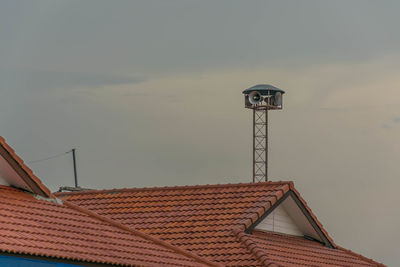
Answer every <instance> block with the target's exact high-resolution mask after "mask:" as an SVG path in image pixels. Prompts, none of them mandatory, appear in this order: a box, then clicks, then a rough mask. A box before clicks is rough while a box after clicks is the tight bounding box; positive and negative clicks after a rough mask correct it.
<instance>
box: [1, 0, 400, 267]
mask: <svg viewBox="0 0 400 267" xmlns="http://www.w3.org/2000/svg"><path fill="white" fill-rule="evenodd" d="M399 10H400V2H398V1H388V0H385V1H367V0H359V1H356V0H343V1H342V0H335V1H321V0H315V1H304V0H303V1H298V0H292V1H286V0H280V1H267V0H266V1H232V0H229V1H228V0H226V1H215V0H213V1H211V0H210V1H205V0H202V1H187V0H181V1H171V0H169V1H165V0H160V1H152V0H146V1H100V0H93V1H89V0H86V1H81V0H79V1H78V0H76V1H75V0H68V1H57V0H48V1H39V0H36V1H19V0H10V1H6V0H0V125H1V128H0V129H1V131H0V135H2V136H4V137H5V138H6V140H7V141H8V143H9V144H10V145H11V146H12V147H13V148H14V149H15V150H16V152H17V153H18V154H19V155H20V156H21V157H22V158H23V159H24V160H25V161H28V162H29V161H35V160H40V159H42V158H46V157H50V156H53V155H58V154H59V153H62V152H65V151H68V150H70V149H71V148H74V147H75V148H77V159H78V163H77V164H78V177H79V183H80V185H81V186H83V187H89V188H99V189H101V188H121V187H143V186H165V185H187V184H215V183H237V182H249V181H251V144H252V139H251V111H249V110H246V109H245V108H244V103H243V95H242V94H241V92H242V90H244V89H246V88H248V87H250V86H253V85H255V84H259V83H269V84H272V85H274V86H277V87H279V88H281V89H283V90H285V91H286V94H285V95H284V110H282V111H272V112H271V113H270V176H271V177H273V179H272V180H293V181H294V182H295V186H296V188H297V189H298V190H299V191H300V193H301V194H302V196H303V197H304V198H305V199H306V200H307V202H308V204H309V205H310V207H311V208H312V210H313V211H314V212H315V213H316V215H317V216H318V218H319V219H320V221H321V222H322V223H323V225H324V226H325V227H326V229H327V231H328V232H329V233H330V235H331V236H332V237H333V238H334V240H335V241H336V243H337V244H339V245H341V246H344V247H346V248H349V249H352V250H354V251H356V252H359V253H362V254H363V255H365V256H367V257H370V258H373V259H375V260H377V261H380V262H383V263H385V264H387V265H390V266H395V265H397V264H398V263H399V262H400V253H399V248H398V241H399V239H400V234H399V233H400V232H399V230H398V227H399V225H400V210H399V207H398V203H399V201H400V196H399V194H398V190H399V187H400V179H399V175H400V164H399V159H400V90H399V88H400V75H399V74H400V73H399V70H400V30H399V28H400V19H399V15H398V12H399ZM28 165H29V166H30V167H31V168H32V169H33V170H34V171H35V173H36V174H37V175H38V176H39V177H40V178H41V179H42V181H43V182H44V183H45V184H46V185H47V186H48V187H50V188H51V189H52V190H57V189H58V188H59V187H60V186H65V185H69V186H72V185H73V169H72V158H71V155H70V154H65V155H63V156H60V157H57V158H53V159H50V160H47V161H42V162H35V163H31V164H28Z"/></svg>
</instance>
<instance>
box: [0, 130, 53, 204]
mask: <svg viewBox="0 0 400 267" xmlns="http://www.w3.org/2000/svg"><path fill="white" fill-rule="evenodd" d="M0 184H3V185H11V186H14V187H17V188H21V189H23V190H26V191H29V192H32V193H34V194H37V195H40V196H42V197H48V198H55V197H54V195H53V194H52V193H51V191H50V190H49V189H48V188H47V187H46V186H45V185H44V184H42V182H41V181H40V179H39V178H38V177H37V176H36V175H35V174H33V172H32V170H31V169H30V168H29V167H28V166H26V164H25V163H24V161H23V160H22V159H21V158H20V157H18V156H17V154H16V153H15V152H14V150H13V149H12V148H11V147H10V146H9V145H8V144H7V143H6V141H5V140H4V138H3V137H1V136H0Z"/></svg>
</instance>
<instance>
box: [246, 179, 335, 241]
mask: <svg viewBox="0 0 400 267" xmlns="http://www.w3.org/2000/svg"><path fill="white" fill-rule="evenodd" d="M292 188H293V186H292ZM296 193H297V191H293V190H292V189H291V190H289V191H288V192H286V193H285V194H284V195H283V196H282V197H281V198H280V199H279V200H278V201H277V202H276V203H275V204H274V205H273V206H272V207H271V208H270V209H268V210H267V211H266V212H265V213H264V214H263V215H262V216H260V217H259V218H258V220H257V221H256V222H254V223H253V224H252V225H251V226H249V227H248V228H247V229H246V232H247V233H251V232H252V231H253V230H264V231H271V232H276V233H283V234H289V235H295V236H305V237H307V238H309V239H314V240H317V241H319V242H321V243H323V244H324V245H326V246H329V247H332V248H333V247H335V246H336V245H335V244H334V243H333V240H332V239H331V238H330V237H329V236H328V235H327V233H326V231H325V230H324V229H323V227H322V224H321V223H320V222H319V221H318V220H317V219H316V217H315V215H314V214H313V213H312V212H311V210H310V209H309V208H308V207H307V205H306V204H305V203H304V202H302V199H300V198H299V196H298V193H297V194H296Z"/></svg>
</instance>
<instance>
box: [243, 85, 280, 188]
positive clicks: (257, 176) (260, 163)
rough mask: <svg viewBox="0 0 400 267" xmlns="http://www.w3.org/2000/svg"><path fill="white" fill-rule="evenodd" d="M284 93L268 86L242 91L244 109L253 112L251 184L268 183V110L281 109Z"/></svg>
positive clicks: (256, 86) (257, 86) (258, 86)
mask: <svg viewBox="0 0 400 267" xmlns="http://www.w3.org/2000/svg"><path fill="white" fill-rule="evenodd" d="M284 93H285V91H283V90H281V89H279V88H276V87H275V86H272V85H269V84H258V85H255V86H253V87H250V88H249V89H246V90H244V91H243V94H244V102H245V107H246V108H248V109H252V110H253V183H255V182H264V181H268V110H270V109H272V110H273V109H278V110H279V109H282V107H283V104H282V103H283V102H282V95H283V94H284Z"/></svg>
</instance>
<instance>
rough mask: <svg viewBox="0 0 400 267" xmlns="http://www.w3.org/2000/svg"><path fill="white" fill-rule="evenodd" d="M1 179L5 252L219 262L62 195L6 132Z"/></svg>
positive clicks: (0, 148) (154, 262) (97, 259)
mask: <svg viewBox="0 0 400 267" xmlns="http://www.w3.org/2000/svg"><path fill="white" fill-rule="evenodd" d="M0 179H3V180H5V181H6V182H7V183H10V184H11V186H9V185H0V236H1V237H0V241H1V242H0V252H5V253H10V254H22V255H31V256H40V257H50V258H57V259H62V260H67V261H79V262H90V263H95V264H113V265H123V266H218V265H217V264H215V263H211V262H209V261H207V260H206V259H203V258H201V257H199V256H197V255H195V254H192V253H190V252H188V251H185V250H183V249H181V248H178V247H176V246H173V245H171V244H169V243H167V242H165V241H162V240H160V239H157V238H155V237H152V236H149V235H147V234H145V233H142V232H139V231H137V230H134V229H131V228H129V227H127V226H126V225H122V224H120V223H118V222H116V221H113V220H111V219H110V218H106V217H103V216H101V215H99V214H96V213H94V212H92V211H89V210H87V209H85V208H83V207H78V206H76V205H75V204H73V203H69V202H68V201H61V200H59V199H57V198H56V196H54V195H53V194H52V193H51V192H50V190H49V189H48V188H47V187H46V186H45V185H43V184H42V183H41V181H40V179H39V178H37V177H36V176H35V175H34V174H33V172H32V171H31V170H30V169H29V168H28V167H27V166H26V165H25V164H24V162H23V161H22V159H20V158H19V157H18V156H17V155H16V154H15V152H14V150H12V148H11V147H10V146H8V145H7V144H6V142H5V140H4V139H3V138H1V137H0ZM18 185H20V186H21V187H22V189H20V188H15V186H18ZM12 186H14V187H12Z"/></svg>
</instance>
